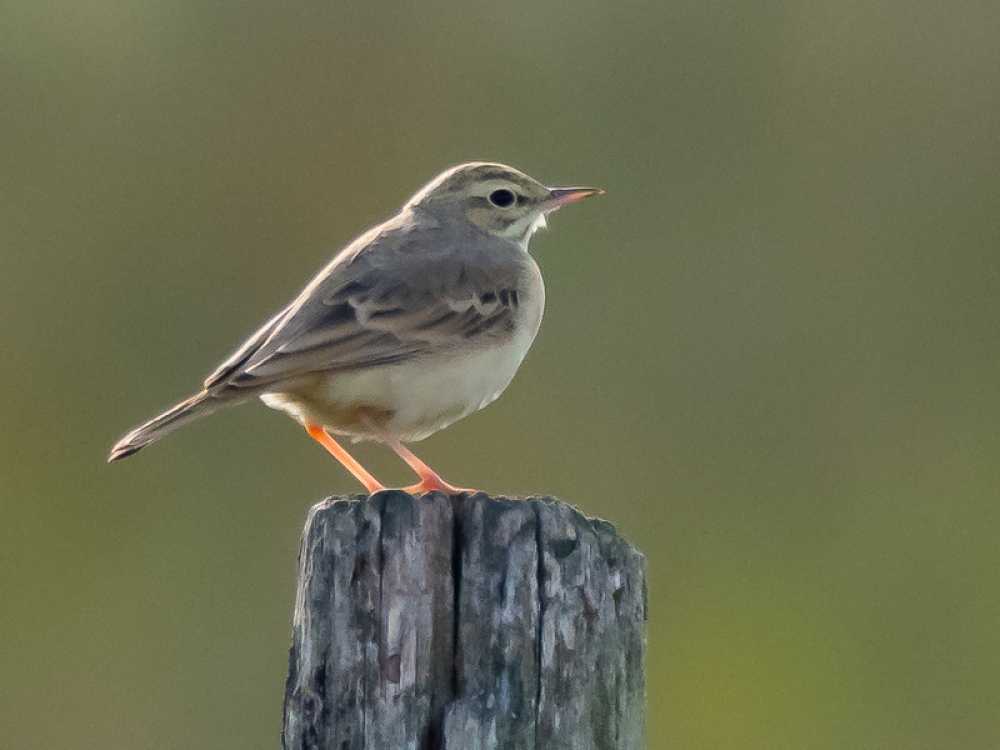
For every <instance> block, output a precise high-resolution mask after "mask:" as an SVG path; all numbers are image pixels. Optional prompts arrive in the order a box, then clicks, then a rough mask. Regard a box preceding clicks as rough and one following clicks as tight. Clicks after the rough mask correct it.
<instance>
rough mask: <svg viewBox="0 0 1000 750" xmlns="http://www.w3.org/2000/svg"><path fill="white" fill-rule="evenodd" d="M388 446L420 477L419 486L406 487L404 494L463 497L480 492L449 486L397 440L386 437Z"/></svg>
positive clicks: (384, 439) (385, 440)
mask: <svg viewBox="0 0 1000 750" xmlns="http://www.w3.org/2000/svg"><path fill="white" fill-rule="evenodd" d="M383 441H384V442H385V444H386V445H388V446H389V447H390V448H392V449H393V450H394V451H396V455H398V456H399V457H400V458H401V459H403V460H404V461H406V465H407V466H409V467H410V468H411V469H413V470H414V471H415V472H416V473H417V476H418V477H420V482H419V483H418V484H414V485H410V486H409V487H404V488H403V492H407V493H409V494H411V495H422V494H424V493H425V492H434V491H438V492H444V493H446V494H448V495H461V494H463V493H465V492H470V493H473V494H474V493H476V492H478V491H479V490H472V489H466V488H462V487H455V486H453V485H450V484H448V483H447V482H446V481H444V480H443V479H442V478H441V475H440V474H438V473H437V472H436V471H434V469H432V468H431V467H430V466H428V465H427V464H425V463H424V462H423V461H421V460H420V459H419V458H417V457H416V456H415V455H413V452H412V451H411V450H410V449H409V448H407V447H406V446H405V445H403V444H402V443H401V442H399V440H398V439H397V438H394V437H386V438H383Z"/></svg>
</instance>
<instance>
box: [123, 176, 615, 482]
mask: <svg viewBox="0 0 1000 750" xmlns="http://www.w3.org/2000/svg"><path fill="white" fill-rule="evenodd" d="M603 193H604V191H603V190H600V189H598V188H592V187H546V186H545V185H543V184H542V183H540V182H539V181H537V180H535V179H534V178H532V177H529V176H528V175H527V174H525V173H524V172H522V171H521V170H519V169H516V168H514V167H510V166H507V165H504V164H498V163H493V162H470V163H466V164H460V165H458V166H454V167H451V168H449V169H446V170H445V171H444V172H442V173H441V174H439V175H438V176H437V177H435V178H434V179H432V180H431V181H430V182H428V183H427V184H426V185H424V186H423V187H422V188H420V189H419V190H418V191H417V192H416V193H415V194H414V195H413V196H412V197H411V198H410V199H409V200H408V201H407V202H406V203H405V204H404V205H403V206H402V208H401V209H400V210H399V211H398V212H397V213H396V214H395V215H393V216H392V217H390V218H389V219H387V220H386V221H384V222H382V223H381V224H378V225H376V226H373V227H371V228H370V229H368V230H367V231H365V232H364V233H362V234H361V235H359V236H358V237H357V238H356V239H355V240H353V241H352V242H350V243H349V244H347V245H346V246H344V247H343V248H342V249H341V250H340V251H339V252H337V253H336V254H335V255H334V256H333V258H332V259H331V260H330V261H329V262H328V263H327V264H326V266H324V267H323V268H322V269H320V271H319V272H318V273H316V275H315V276H313V277H312V279H310V280H309V282H308V283H307V284H306V285H305V286H304V287H303V288H302V290H301V291H300V292H299V293H298V294H297V295H296V296H295V297H294V299H292V301H291V302H289V303H288V304H287V305H286V306H284V307H283V308H281V309H280V310H279V311H278V312H277V313H276V314H275V315H273V316H272V317H271V318H270V319H269V320H267V321H266V322H265V323H264V324H263V325H262V326H260V328H258V329H257V331H256V332H254V333H253V334H252V335H251V336H250V337H249V338H248V339H247V340H246V341H244V342H243V343H242V344H241V345H240V346H239V347H237V348H236V349H235V351H233V352H232V354H230V356H229V357H228V358H227V359H225V360H224V361H223V362H222V363H221V364H220V365H218V367H217V368H216V369H215V371H214V372H212V374H211V375H209V376H208V378H207V379H206V380H205V381H204V383H203V385H202V388H201V390H200V391H198V392H197V393H195V394H194V395H193V396H190V397H189V398H187V399H185V400H183V401H181V402H180V403H178V404H176V405H174V406H173V407H171V408H170V409H168V410H166V411H164V412H163V413H162V414H159V415H158V416H156V417H153V418H152V419H150V420H149V421H147V422H145V423H143V424H141V425H139V426H138V427H136V428H134V429H132V430H131V431H129V432H128V433H126V434H125V435H123V436H122V437H121V438H120V439H119V440H118V442H117V443H115V445H114V447H113V448H112V449H111V453H110V455H109V457H108V462H109V463H110V462H112V461H116V460H118V459H122V458H125V457H127V456H131V455H133V454H134V453H136V452H137V451H139V450H141V449H142V448H144V447H146V446H147V445H150V444H151V443H153V442H155V441H157V440H159V439H160V438H162V437H164V436H165V435H166V434H167V433H169V432H172V431H173V430H175V429H177V428H178V427H181V426H182V425H185V424H187V423H189V422H192V421H194V420H196V419H200V418H201V417H204V416H207V415H209V414H211V413H212V412H214V411H216V410H217V409H219V408H220V407H223V406H229V405H235V404H240V403H244V402H246V401H247V400H250V399H252V398H253V397H258V398H260V400H261V401H263V402H264V404H265V405H267V406H269V407H271V408H273V409H277V410H279V411H282V412H284V413H286V414H288V415H289V416H291V417H292V418H293V419H295V420H296V421H297V422H299V423H300V424H301V425H302V426H303V427H304V428H305V430H306V432H307V433H308V434H309V436H310V437H312V438H313V439H314V440H315V441H316V442H318V443H319V444H320V445H322V446H323V447H324V448H325V449H326V450H327V451H328V452H329V453H330V454H331V455H333V457H334V458H336V459H337V460H338V461H339V462H340V463H341V464H342V465H343V466H344V468H345V469H346V470H347V471H348V472H350V473H351V474H352V475H353V476H354V477H355V478H356V479H357V480H358V481H359V482H360V483H361V484H362V485H363V486H364V487H365V489H366V490H368V492H370V493H374V492H377V491H379V490H382V489H385V485H383V484H382V483H381V482H379V481H378V480H377V479H376V478H375V477H374V476H372V474H371V473H369V472H368V470H367V469H365V468H364V467H363V466H362V465H361V464H360V463H359V462H358V461H357V460H355V458H354V457H353V456H351V455H350V453H348V452H347V450H346V449H344V448H343V446H342V445H341V444H340V443H339V442H338V441H337V440H336V439H335V438H334V437H333V436H334V435H337V436H339V437H347V438H349V439H351V440H352V441H354V442H357V441H360V440H369V441H378V442H381V443H384V444H385V445H387V446H388V447H389V448H391V449H392V450H393V451H395V452H396V453H397V454H398V455H399V457H400V458H401V459H402V460H403V461H404V462H405V463H406V464H407V465H408V466H409V467H410V468H411V469H412V470H413V471H414V472H415V473H416V475H417V477H418V478H419V480H420V481H419V482H417V483H416V484H414V485H412V486H409V487H405V488H403V489H404V491H405V492H408V493H410V494H423V493H426V492H431V491H441V492H445V493H448V494H459V493H463V492H474V490H471V489H463V488H459V487H456V486H454V485H452V484H449V483H448V482H446V481H445V480H444V479H443V478H442V477H441V476H440V475H439V474H438V473H437V472H435V471H434V470H433V469H431V467H430V466H428V465H427V464H426V463H424V462H423V461H421V460H420V459H419V458H417V456H416V455H415V454H414V453H413V452H412V451H411V450H410V449H409V448H408V447H407V445H406V444H407V443H412V442H416V441H419V440H423V439H424V438H426V437H428V436H429V435H431V434H433V433H435V432H437V431H438V430H441V429H443V428H445V427H447V426H448V425H450V424H452V423H453V422H455V421H457V420H459V419H461V418H462V417H465V416H467V415H468V414H471V413H472V412H474V411H477V410H479V409H482V408H483V407H485V406H486V405H488V404H489V403H491V402H492V401H494V400H495V399H496V398H497V397H498V396H499V395H500V394H501V393H502V392H503V391H504V389H506V388H507V386H508V385H509V384H510V382H511V380H512V379H513V377H514V374H515V372H516V371H517V369H518V367H519V366H520V364H521V362H522V360H523V359H524V357H525V355H526V354H527V352H528V349H529V347H530V346H531V344H532V342H533V341H534V339H535V335H536V334H537V332H538V328H539V325H540V324H541V320H542V313H543V311H544V308H545V286H544V284H543V282H542V275H541V272H540V270H539V267H538V264H537V263H536V262H535V260H534V259H533V258H532V257H531V255H530V254H529V252H528V242H529V240H530V239H531V237H532V235H534V234H535V232H537V231H538V230H539V229H542V228H543V227H545V226H546V219H547V217H548V215H549V214H551V213H552V212H553V211H555V210H557V209H558V208H560V207H561V206H564V205H566V204H568V203H573V202H575V201H578V200H581V199H583V198H587V197H589V196H594V195H601V194H603Z"/></svg>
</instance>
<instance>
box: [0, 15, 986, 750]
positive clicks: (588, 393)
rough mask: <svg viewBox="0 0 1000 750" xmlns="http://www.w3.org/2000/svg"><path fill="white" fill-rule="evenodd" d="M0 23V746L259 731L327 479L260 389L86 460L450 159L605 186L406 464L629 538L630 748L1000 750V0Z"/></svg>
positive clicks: (312, 450) (566, 232) (276, 719)
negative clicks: (110, 460)
mask: <svg viewBox="0 0 1000 750" xmlns="http://www.w3.org/2000/svg"><path fill="white" fill-rule="evenodd" d="M0 26H2V29H3V34H2V41H0V66H2V69H0V425H2V430H0V746H3V747H4V748H18V749H19V750H20V749H33V748H44V749H46V750H50V749H51V748H74V749H75V750H89V749H90V748H101V749H105V748H116V749H117V748H143V749H144V750H158V749H160V748H184V749H185V750H191V749H193V748H243V749H245V750H252V749H255V748H275V747H277V746H278V742H279V729H280V722H281V709H280V707H281V699H282V692H283V684H284V678H285V672H286V666H287V646H288V641H289V630H290V616H291V609H292V604H293V586H294V576H295V567H296V561H295V557H296V552H297V543H298V535H299V531H300V528H301V525H302V522H303V519H304V517H305V514H306V512H307V509H308V508H309V506H310V505H311V504H312V503H313V502H314V501H316V500H318V499H320V498H321V497H323V496H325V495H328V494H332V493H341V492H347V491H352V492H353V491H355V490H356V489H357V488H356V486H355V485H354V483H353V481H352V480H351V479H350V478H349V477H348V476H347V475H346V474H345V473H344V471H343V470H342V469H341V468H340V467H339V466H338V465H337V464H335V463H334V462H333V461H332V460H330V459H329V458H328V457H327V456H326V455H325V454H323V452H322V451H321V450H320V449H319V448H318V447H316V446H315V445H314V444H313V443H312V442H311V441H310V440H309V439H308V438H307V437H306V435H305V434H303V432H302V430H300V429H299V428H298V427H297V426H296V425H295V424H293V423H292V422H291V421H290V420H288V419H286V418H285V417H284V416H281V415H279V414H277V413H274V412H270V411H268V410H267V409H265V408H263V407H261V406H259V405H258V406H247V407H242V408H240V409H233V410H230V411H225V412H222V413H219V414H217V415H216V416H214V417H212V418H211V419H209V420H206V421H203V422H200V423H198V424H196V425H192V426H190V427H187V428H185V429H184V430H183V431H182V432H180V433H177V434H175V435H173V436H171V437H170V438H169V439H167V440H165V441H164V442H162V443H160V444H158V445H157V446H155V447H154V448H152V449H150V450H149V451H148V452H144V453H143V454H142V455H140V456H138V457H137V458H134V459H131V460H129V461H128V462H125V463H121V464H116V465H114V466H110V467H109V466H106V465H105V464H104V457H105V455H106V452H107V450H108V448H109V446H110V444H111V443H112V442H113V440H114V439H115V438H116V437H117V436H118V435H119V434H120V433H121V432H123V431H124V430H125V429H126V428H128V427H130V426H132V425H133V424H135V423H136V422H138V421H140V420H142V419H144V418H146V417H148V416H150V415H152V414H153V413H154V412H156V411H157V410H159V409H160V408H162V407H164V406H167V405H168V404H169V403H171V402H172V401H173V400H175V399H178V398H181V397H183V396H186V395H187V394H188V393H189V392H190V391H192V389H194V388H195V387H196V386H197V384H198V383H199V382H200V381H201V379H202V378H203V377H204V375H205V374H207V373H208V372H209V371H210V370H211V369H212V367H213V366H214V364H215V363H216V362H217V360H219V359H220V358H221V357H223V356H224V355H226V354H227V353H228V351H229V350H230V349H231V348H232V347H233V346H234V345H235V344H236V343H237V342H238V341H240V340H241V339H242V338H243V337H244V336H245V335H246V334H248V333H249V332H250V331H251V330H252V329H253V328H255V327H256V325H257V324H258V323H260V322H261V321H262V320H263V319H264V318H265V317H266V316H268V315H269V314H270V313H271V312H272V311H273V310H274V309H276V308H277V307H278V306H279V305H281V304H282V303H283V302H284V301H285V300H286V299H288V298H289V297H290V296H291V295H292V294H293V293H294V292H295V291H296V290H297V289H298V287H299V286H300V284H301V283H302V282H303V281H304V280H305V279H306V278H307V277H308V276H309V275H310V274H311V273H312V272H313V271H315V270H316V269H317V268H318V267H319V266H321V265H322V264H323V263H324V262H325V260H326V258H327V257H328V256H329V255H330V254H332V252H333V251H334V250H336V249H337V248H338V247H339V246H340V245H341V244H342V243H344V242H346V241H347V240H349V239H351V238H352V237H353V236H354V235H355V234H357V233H358V232H360V231H361V230H363V229H364V228H366V227H367V226H369V225H370V224H372V223H374V222H376V221H379V220H381V219H382V218H384V217H385V216H387V215H389V214H390V213H392V212H393V211H394V210H395V209H396V208H397V207H398V206H399V205H400V204H401V203H402V202H403V201H404V200H405V199H406V198H407V196H408V195H409V194H410V193H411V192H413V191H414V190H415V189H416V188H417V187H418V186H419V185H421V184H422V183H423V182H424V181H426V180H427V179H429V178H430V177H432V176H433V175H434V174H436V173H437V172H438V171H440V170H441V169H442V168H444V167H446V166H448V165H451V164H454V163H457V162H460V161H465V160H469V159H492V160H500V161H506V162H509V163H512V164H515V165H517V166H520V167H522V168H523V169H525V170H527V171H528V172H529V173H531V174H532V175H534V176H536V177H538V178H539V179H541V180H543V181H545V182H548V183H550V184H560V183H562V184H566V183H568V184H574V183H575V184H579V183H583V184H594V185H598V186H600V187H603V188H605V189H606V190H607V195H606V196H604V197H603V198H601V199H595V200H592V201H588V202H586V203H584V204H581V205H578V206H573V207H570V208H568V209H565V210H563V211H561V212H560V213H559V214H558V215H556V216H554V217H553V220H552V222H551V229H550V230H549V231H547V232H545V233H543V234H542V235H540V236H538V237H537V238H536V239H535V241H534V242H533V252H534V254H535V256H536V257H537V258H538V260H539V263H540V264H541V266H542V269H543V271H544V273H545V275H546V279H547V282H548V293H549V298H548V299H549V307H548V312H547V315H546V319H545V322H544V325H543V327H542V330H541V333H540V335H539V337H538V340H537V342H536V344H535V348H534V349H533V350H532V352H531V354H530V355H529V356H528V358H527V360H526V362H525V364H524V366H523V367H522V369H521V373H520V374H519V376H518V377H517V378H516V379H515V381H514V383H513V385H512V386H511V388H510V389H509V391H508V392H507V393H506V394H505V395H504V397H503V398H502V399H501V400H500V401H499V402H498V403H497V404H495V405H494V406H492V407H490V408H489V409H487V410H485V411H483V412H480V413H478V414H476V415H474V416H472V417H470V418H468V419H466V420H465V421H463V422H461V423H459V424H457V425H455V426H454V427H452V428H451V429H449V430H447V431H446V432H444V433H440V434H439V435H436V436H434V437H433V438H431V439H429V440H428V441H426V442H425V443H423V444H422V445H421V446H420V450H421V454H422V455H423V456H424V457H425V458H426V459H427V460H428V461H429V462H430V463H432V464H433V465H434V466H435V467H437V468H438V469H439V470H440V471H441V472H442V473H443V474H444V475H445V476H447V477H449V478H451V479H452V480H453V481H455V482H457V483H460V484H475V485H478V486H480V487H482V488H483V489H486V490H489V491H492V492H495V493H546V494H554V495H558V496H561V497H563V498H566V499H568V500H570V501H572V502H574V503H576V504H577V505H579V506H580V507H581V508H582V509H584V510H585V511H586V512H588V513H591V514H595V515H600V516H603V517H605V518H608V519H610V520H612V521H613V522H614V523H616V524H617V525H618V527H619V529H620V530H621V532H622V533H623V534H624V535H625V536H627V537H628V538H629V539H630V540H632V541H633V542H635V543H636V544H637V545H638V546H639V547H640V548H642V549H643V550H644V551H645V553H646V555H647V556H648V559H649V565H650V572H649V575H650V596H651V601H650V622H649V660H648V665H647V669H648V685H649V747H650V748H651V749H653V750H659V749H661V748H663V749H665V750H666V749H669V750H674V749H676V750H709V749H711V750H718V749H723V750H743V749H749V748H768V749H778V748H788V749H789V750H792V749H794V750H802V749H810V750H811V749H821V748H875V749H886V750H888V749H891V748H892V749H894V748H899V749H903V748H905V749H907V750H913V749H917V750H919V749H922V748H927V749H930V748H963V749H965V750H974V749H977V748H996V747H998V746H1000V650H998V646H1000V581H998V573H1000V541H998V538H1000V503H998V498H1000V466H998V460H997V458H998V449H1000V437H998V428H1000V411H998V409H1000V398H998V388H997V382H998V378H997V375H998V372H1000V336H998V325H1000V305H998V303H997V299H998V294H997V288H998V283H1000V219H998V216H1000V161H998V160H1000V123H998V115H1000V84H998V80H1000V79H998V71H1000V44H998V42H997V40H998V39H1000V5H998V4H997V3H995V2H971V1H963V0H957V1H956V2H949V3H940V2H939V3H933V2H914V1H913V0H905V1H904V0H896V1H893V0H872V1H871V2H855V1H854V0H830V1H829V2H823V3H803V2H794V1H792V0H774V1H772V2H767V3H763V2H757V3H743V2H734V1H731V0H720V1H718V2H715V1H712V2H706V1H705V0H670V1H669V2H664V1H663V0H637V1H635V2H627V1H621V2H567V1H565V0H564V1H560V2H537V1H535V0H532V1H530V2H524V1H514V2H504V3H479V2H473V3H469V2H457V1H455V2H445V1H439V2H433V3H407V4H404V3H396V4H388V3H361V2H331V1H330V0H323V1H322V2H320V1H318V0H316V1H313V0H306V1H304V2H296V3H285V2H279V1H278V0H257V1H256V2H229V1H228V0H220V1H218V2H191V1H190V0H170V1H169V2H168V1H167V0H90V1H89V2H82V3H81V2H71V1H70V0H44V1H39V0H6V2H4V3H3V5H2V7H0ZM357 453H358V455H359V457H360V458H361V459H362V460H363V461H364V462H365V463H367V464H369V465H370V468H372V470H373V471H374V473H375V474H376V475H378V476H380V477H385V478H386V479H387V480H389V481H392V482H398V483H403V482H409V481H411V478H410V476H409V475H408V473H407V472H406V471H405V470H404V468H403V467H402V466H401V464H400V463H399V462H398V460H396V459H395V457H394V456H393V455H392V454H391V453H390V452H389V451H388V450H385V449H383V448H379V447H377V446H362V447H360V448H359V450H358V451H357Z"/></svg>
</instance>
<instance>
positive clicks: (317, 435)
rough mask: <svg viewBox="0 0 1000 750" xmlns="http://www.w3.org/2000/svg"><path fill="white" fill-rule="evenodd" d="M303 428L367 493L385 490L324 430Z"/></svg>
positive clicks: (308, 426) (310, 426) (313, 426)
mask: <svg viewBox="0 0 1000 750" xmlns="http://www.w3.org/2000/svg"><path fill="white" fill-rule="evenodd" d="M305 428H306V432H308V433H309V437H311V438H312V439H313V440H315V441H316V442H317V443H319V444H320V445H322V446H323V447H324V448H326V449H327V450H328V451H329V452H330V455H331V456H333V457H334V458H335V459H337V460H338V461H340V463H341V465H342V466H343V467H344V468H345V469H347V470H348V471H349V472H351V474H353V475H354V478H355V479H357V480H358V481H359V482H361V484H363V485H364V486H365V489H366V490H368V492H378V491H379V490H384V489H385V486H384V485H383V484H382V483H381V482H380V481H378V480H377V479H376V478H375V477H373V476H372V475H371V474H369V473H368V471H367V469H365V467H364V466H362V465H361V464H359V463H358V461H357V459H355V458H354V456H352V455H351V454H350V453H348V452H347V451H346V450H344V449H343V448H342V447H341V445H340V443H338V442H337V441H336V440H334V439H333V438H332V437H330V435H329V433H327V431H326V430H324V429H323V428H322V427H319V426H317V425H314V424H307V425H305Z"/></svg>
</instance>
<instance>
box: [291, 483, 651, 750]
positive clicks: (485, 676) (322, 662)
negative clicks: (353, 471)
mask: <svg viewBox="0 0 1000 750" xmlns="http://www.w3.org/2000/svg"><path fill="white" fill-rule="evenodd" d="M644 573H645V561H644V558H643V556H642V554H641V553H639V552H638V551H637V550H636V549H635V548H634V547H633V546H632V545H631V544H629V543H628V542H626V541H624V540H623V539H621V538H620V537H619V536H618V535H617V533H616V532H615V529H614V527H612V526H611V525H610V524H608V523H605V522H604V521H600V520H594V519H588V518H585V517H584V516H583V515H581V514H580V513H579V512H578V511H577V510H576V509H574V508H573V507H572V506H570V505H568V504H567V503H565V502H563V501H561V500H553V499H551V498H540V499H535V498H533V499H529V500H515V499H508V498H491V497H487V496H486V495H483V494H478V495H475V496H472V497H464V498H463V497H459V498H454V499H452V498H449V497H447V496H445V495H443V494H440V493H430V494H427V495H424V496H422V497H411V496H410V495H408V494H406V493H404V492H400V491H386V492H379V493H376V494H375V495H372V496H371V497H368V496H351V497H343V498H330V499H328V500H326V501H323V502H321V503H318V504H317V505H315V506H313V508H312V509H311V510H310V512H309V518H308V520H307V521H306V526H305V529H304V531H303V534H302V548H301V551H300V555H299V581H298V591H297V595H296V602H295V618H294V625H293V642H292V648H291V654H290V664H289V674H288V682H287V685H286V690H285V706H284V731H283V744H284V747H285V748H286V750H307V749H308V750H313V749H319V748H322V749H323V750H326V749H330V750H361V749H362V748H367V749H369V750H397V749H398V750H404V749H407V750H410V749H412V750H487V749H489V750H522V749H527V748H532V749H533V748H546V749H547V750H560V749H562V748H565V749H566V750H570V748H572V750H590V749H593V750H612V749H613V750H642V748H644V724H645V695H644V690H645V684H644V676H643V655H644V651H645V635H644V630H645V620H646V584H645V578H644Z"/></svg>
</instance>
